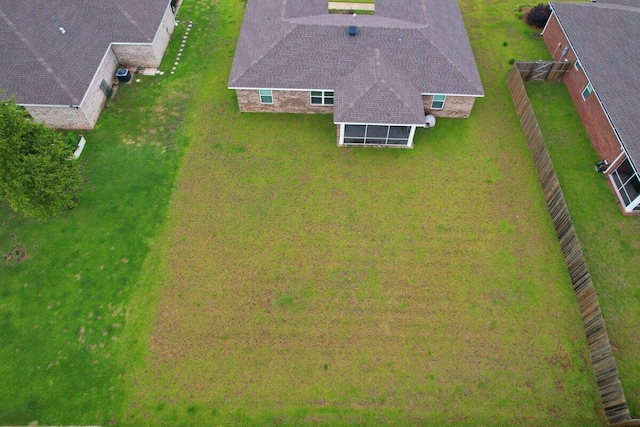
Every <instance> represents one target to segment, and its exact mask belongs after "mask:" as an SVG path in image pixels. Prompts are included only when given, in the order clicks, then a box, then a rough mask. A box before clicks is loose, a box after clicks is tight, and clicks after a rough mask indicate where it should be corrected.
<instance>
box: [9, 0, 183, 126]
mask: <svg viewBox="0 0 640 427" xmlns="http://www.w3.org/2000/svg"><path fill="white" fill-rule="evenodd" d="M174 28H175V21H174V16H173V13H172V9H171V7H170V4H169V1H168V0H109V1H87V0H28V1H17V0H0V40H1V41H0V89H1V90H4V93H3V94H1V95H0V96H2V97H3V98H7V97H13V98H14V99H15V101H16V103H17V104H19V105H22V106H24V107H25V108H26V110H27V111H28V112H29V114H31V116H32V117H33V118H34V119H35V120H37V121H42V122H44V123H45V124H47V125H49V126H51V127H54V128H65V129H92V128H93V127H94V125H95V123H96V121H97V120H98V117H99V116H100V111H101V110H102V106H103V104H104V101H105V99H106V97H107V96H108V95H109V94H110V93H111V87H112V83H113V80H114V76H115V72H116V69H117V68H118V67H120V66H143V67H157V66H158V65H159V64H160V60H161V59H162V56H163V54H164V51H165V49H166V47H167V44H168V43H169V38H170V37H171V34H172V33H173V30H174Z"/></svg>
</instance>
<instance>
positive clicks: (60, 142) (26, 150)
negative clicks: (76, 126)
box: [0, 100, 82, 220]
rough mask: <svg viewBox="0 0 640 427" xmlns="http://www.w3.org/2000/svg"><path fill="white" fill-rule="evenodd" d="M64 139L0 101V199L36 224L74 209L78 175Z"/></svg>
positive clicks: (18, 109) (19, 108)
mask: <svg viewBox="0 0 640 427" xmlns="http://www.w3.org/2000/svg"><path fill="white" fill-rule="evenodd" d="M72 155H73V152H72V151H70V149H69V147H68V145H67V144H66V143H65V142H64V138H63V137H62V135H60V134H59V133H57V132H56V131H54V130H53V129H50V128H48V127H46V126H45V125H43V124H41V123H37V122H35V121H34V120H33V119H32V118H31V117H30V116H29V114H28V113H27V112H26V111H25V110H24V109H23V108H22V107H20V106H18V105H16V104H15V102H13V101H11V100H0V197H4V198H5V199H6V200H7V201H8V202H9V204H10V205H11V207H12V208H13V210H15V211H17V212H21V213H22V214H23V215H24V216H26V217H31V218H36V219H39V220H44V219H47V218H49V217H51V216H54V215H56V214H58V213H59V212H60V211H61V210H63V209H70V208H72V207H74V206H75V201H74V194H75V193H77V192H78V191H80V186H81V185H82V174H81V172H80V167H79V165H78V163H77V162H76V161H74V160H73V157H72Z"/></svg>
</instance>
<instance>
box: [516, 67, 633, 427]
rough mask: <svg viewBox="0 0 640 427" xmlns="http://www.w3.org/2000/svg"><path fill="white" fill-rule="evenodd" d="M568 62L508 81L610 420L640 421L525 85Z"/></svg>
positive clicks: (557, 76) (555, 75) (556, 75)
mask: <svg viewBox="0 0 640 427" xmlns="http://www.w3.org/2000/svg"><path fill="white" fill-rule="evenodd" d="M569 65H570V63H569V62H548V63H542V62H516V63H515V64H514V65H513V68H512V69H511V72H510V73H509V77H508V78H507V85H508V86H509V92H510V93H511V97H512V99H513V103H514V105H515V107H516V111H517V112H518V116H519V117H520V124H521V125H522V130H523V132H524V135H525V138H526V140H527V145H528V146H529V150H530V151H531V156H532V157H533V161H534V164H535V166H536V170H537V171H538V176H539V178H540V185H541V186H542V191H543V193H544V197H545V200H546V202H547V208H548V210H549V214H550V215H551V220H552V222H553V225H554V227H555V229H556V234H557V236H558V242H559V243H560V247H561V249H562V255H563V257H564V259H565V263H566V265H567V270H568V272H569V277H570V279H571V284H572V286H573V290H574V294H575V296H576V301H577V302H578V307H579V308H580V313H581V314H582V321H583V327H584V332H585V335H586V337H587V345H588V348H589V354H590V355H591V365H592V368H593V373H594V376H595V378H596V382H597V383H598V388H599V391H600V400H601V401H602V406H603V409H604V413H605V416H606V417H607V422H608V423H609V425H611V426H640V420H633V419H631V414H630V413H629V407H628V405H627V400H626V397H625V395H624V390H623V389H622V384H621V383H620V374H619V373H618V368H617V365H616V360H615V358H614V356H613V351H612V349H611V343H610V341H609V335H608V334H607V328H606V326H605V323H604V319H603V317H602V312H601V310H600V303H599V301H598V294H597V293H596V290H595V288H594V286H593V282H592V281H591V276H590V275H589V270H588V268H587V263H586V262H585V259H584V253H583V252H582V248H581V247H580V242H579V240H578V236H577V234H576V232H575V229H574V228H573V223H572V221H571V215H569V208H568V207H567V204H566V202H565V200H564V195H563V194H562V188H561V187H560V183H559V181H558V177H557V176H556V173H555V171H554V169H553V163H552V162H551V157H550V156H549V152H548V151H547V148H546V146H545V143H544V139H543V137H542V131H541V130H540V127H539V126H538V122H537V120H536V117H535V114H534V112H533V108H532V107H531V103H530V101H529V97H528V96H527V92H526V90H525V87H524V81H528V80H557V81H558V80H561V79H562V76H563V75H564V73H565V72H566V70H567V69H568V67H569Z"/></svg>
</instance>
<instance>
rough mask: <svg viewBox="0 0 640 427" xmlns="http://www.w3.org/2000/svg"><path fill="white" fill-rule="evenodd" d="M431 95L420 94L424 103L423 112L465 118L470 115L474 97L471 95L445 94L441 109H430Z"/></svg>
mask: <svg viewBox="0 0 640 427" xmlns="http://www.w3.org/2000/svg"><path fill="white" fill-rule="evenodd" d="M432 100H433V96H432V95H422V102H423V104H424V112H425V113H426V114H432V115H434V116H436V117H451V118H457V119H466V118H468V117H469V115H471V110H472V109H473V104H475V102H476V98H474V97H472V96H447V99H446V100H445V102H444V108H443V109H442V110H431V101H432Z"/></svg>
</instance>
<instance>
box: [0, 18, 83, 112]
mask: <svg viewBox="0 0 640 427" xmlns="http://www.w3.org/2000/svg"><path fill="white" fill-rule="evenodd" d="M0 17H1V18H2V20H3V21H4V22H5V23H6V24H7V26H8V27H9V28H11V30H12V31H13V33H14V34H15V35H16V37H18V39H20V41H21V42H22V43H23V44H24V45H25V46H26V48H27V50H28V51H29V53H31V55H33V57H34V58H35V59H36V61H38V63H39V64H40V65H42V67H43V68H44V69H45V71H46V72H47V73H49V74H50V75H51V77H52V78H53V79H54V80H55V82H56V83H57V84H58V86H59V87H60V89H62V91H63V92H64V93H65V94H67V96H68V97H69V98H70V100H71V102H73V105H79V104H80V100H79V99H78V98H77V97H76V96H75V95H74V94H73V92H71V89H69V87H68V86H67V85H65V84H64V82H63V81H62V79H61V78H60V77H59V76H58V75H57V74H56V73H55V71H53V68H52V67H51V66H50V65H49V64H48V63H47V61H46V60H45V59H44V58H43V57H42V55H40V53H39V52H38V51H37V50H36V48H35V47H33V45H32V44H31V43H30V42H29V40H27V38H26V37H25V36H24V35H23V34H22V33H21V32H20V30H18V28H17V27H16V25H15V24H14V23H13V21H11V20H10V19H9V17H8V16H7V15H6V14H5V13H4V12H3V11H2V10H0Z"/></svg>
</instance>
